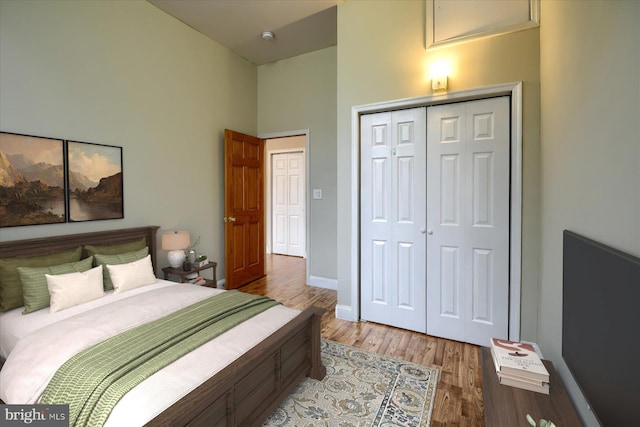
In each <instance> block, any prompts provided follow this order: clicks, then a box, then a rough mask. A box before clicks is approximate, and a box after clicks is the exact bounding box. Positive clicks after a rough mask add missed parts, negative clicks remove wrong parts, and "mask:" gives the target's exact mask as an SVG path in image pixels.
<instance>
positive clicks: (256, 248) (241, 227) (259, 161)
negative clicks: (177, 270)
mask: <svg viewBox="0 0 640 427" xmlns="http://www.w3.org/2000/svg"><path fill="white" fill-rule="evenodd" d="M264 144H265V141H264V140H263V139H260V138H256V137H255V136H251V135H245V134H242V133H239V132H235V131H232V130H229V129H225V131H224V158H225V168H224V189H225V190H224V221H225V227H224V231H225V286H226V288H227V289H234V288H237V287H239V286H242V285H245V284H247V283H249V282H251V281H253V280H255V279H259V278H260V277H262V276H264V274H265V273H264V272H265V265H264V258H265V240H264Z"/></svg>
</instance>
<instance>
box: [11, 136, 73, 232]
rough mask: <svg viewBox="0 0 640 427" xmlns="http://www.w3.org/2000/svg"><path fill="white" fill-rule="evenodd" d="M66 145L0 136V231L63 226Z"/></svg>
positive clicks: (33, 138) (25, 137)
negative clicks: (34, 226) (7, 228)
mask: <svg viewBox="0 0 640 427" xmlns="http://www.w3.org/2000/svg"><path fill="white" fill-rule="evenodd" d="M65 170H66V156H65V143H64V140H62V139H57V138H47V137H40V136H32V135H23V134H17V133H10V132H0V227H15V226H23V225H39V224H56V223H64V222H66V219H67V217H68V212H67V204H66V201H65V194H66V192H65V190H66V187H65Z"/></svg>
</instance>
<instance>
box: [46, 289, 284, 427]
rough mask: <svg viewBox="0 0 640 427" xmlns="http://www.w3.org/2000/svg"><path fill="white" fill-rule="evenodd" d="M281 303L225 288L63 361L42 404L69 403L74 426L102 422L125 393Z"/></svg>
mask: <svg viewBox="0 0 640 427" xmlns="http://www.w3.org/2000/svg"><path fill="white" fill-rule="evenodd" d="M277 304H278V302H276V301H274V300H271V299H269V298H266V297H262V296H257V295H249V294H244V293H241V292H238V291H227V292H224V293H222V294H218V295H215V296H213V297H210V298H207V299H205V300H203V301H200V302H197V303H195V304H193V305H190V306H188V307H185V308H183V309H181V310H178V311H177V312H175V313H172V314H169V315H168V316H166V317H163V318H161V319H158V320H155V321H153V322H150V323H147V324H144V325H141V326H138V327H136V328H134V329H131V330H129V331H126V332H123V333H121V334H119V335H116V336H114V337H112V338H109V339H107V340H105V341H103V342H101V343H99V344H96V345H94V346H93V347H90V348H88V349H86V350H84V351H81V352H80V353H78V354H76V355H75V356H73V357H72V358H71V359H69V360H68V361H67V362H65V363H64V365H62V366H61V367H60V369H58V371H57V372H56V373H55V375H54V376H53V378H52V379H51V382H50V383H49V385H48V386H47V388H46V389H45V391H44V393H43V395H42V398H41V399H40V403H44V404H54V403H61V404H69V418H70V420H69V425H70V426H86V425H89V426H98V425H103V424H104V423H105V422H106V420H107V418H108V417H109V414H110V413H111V410H112V409H113V407H114V406H115V405H116V403H118V401H119V400H120V399H121V398H122V396H124V395H125V394H126V393H127V392H128V391H129V390H131V389H132V388H133V387H135V386H136V385H137V384H139V383H140V382H142V381H143V380H144V379H146V378H148V377H149V376H151V375H152V374H154V373H155V372H157V371H159V370H160V369H162V368H163V367H165V366H167V365H169V364H170V363H172V362H174V361H175V360H177V359H179V358H180V357H182V356H183V355H185V354H187V353H188V352H190V351H192V350H194V349H195V348H197V347H199V346H201V345H202V344H204V343H206V342H207V341H210V340H211V339H213V338H215V337H216V336H218V335H220V334H222V333H223V332H225V331H227V330H229V329H231V328H232V327H234V326H235V325H238V324H240V323H242V322H243V321H245V320H247V319H249V318H250V317H252V316H254V315H256V314H258V313H260V312H262V311H264V310H266V309H268V308H269V307H273V306H274V305H277Z"/></svg>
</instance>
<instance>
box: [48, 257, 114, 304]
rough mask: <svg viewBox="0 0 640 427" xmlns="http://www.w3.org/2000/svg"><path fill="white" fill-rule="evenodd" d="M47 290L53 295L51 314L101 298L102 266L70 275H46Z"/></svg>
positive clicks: (102, 290)
mask: <svg viewBox="0 0 640 427" xmlns="http://www.w3.org/2000/svg"><path fill="white" fill-rule="evenodd" d="M45 277H46V279H47V288H49V294H50V295H51V304H50V309H49V310H50V312H51V313H55V312H56V311H60V310H63V309H65V308H69V307H73V306H74V305H78V304H82V303H83V302H87V301H91V300H94V299H97V298H100V297H101V296H102V295H104V289H103V287H102V266H101V265H99V266H97V267H95V268H92V269H91V270H87V271H84V272H78V273H68V274H55V275H52V274H45Z"/></svg>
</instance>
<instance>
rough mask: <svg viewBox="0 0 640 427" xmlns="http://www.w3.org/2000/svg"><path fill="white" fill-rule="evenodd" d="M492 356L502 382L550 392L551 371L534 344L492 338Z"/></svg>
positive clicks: (539, 391) (536, 390) (546, 392)
mask: <svg viewBox="0 0 640 427" xmlns="http://www.w3.org/2000/svg"><path fill="white" fill-rule="evenodd" d="M491 356H492V357H493V363H494V365H495V367H496V373H497V374H498V381H499V382H500V384H504V385H508V386H512V387H518V388H522V389H525V390H530V391H535V392H538V393H544V394H549V371H547V368H545V366H544V364H543V363H542V360H540V356H538V353H537V352H536V350H535V348H534V347H533V345H531V344H526V343H520V342H513V341H508V340H501V339H497V338H492V339H491Z"/></svg>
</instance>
